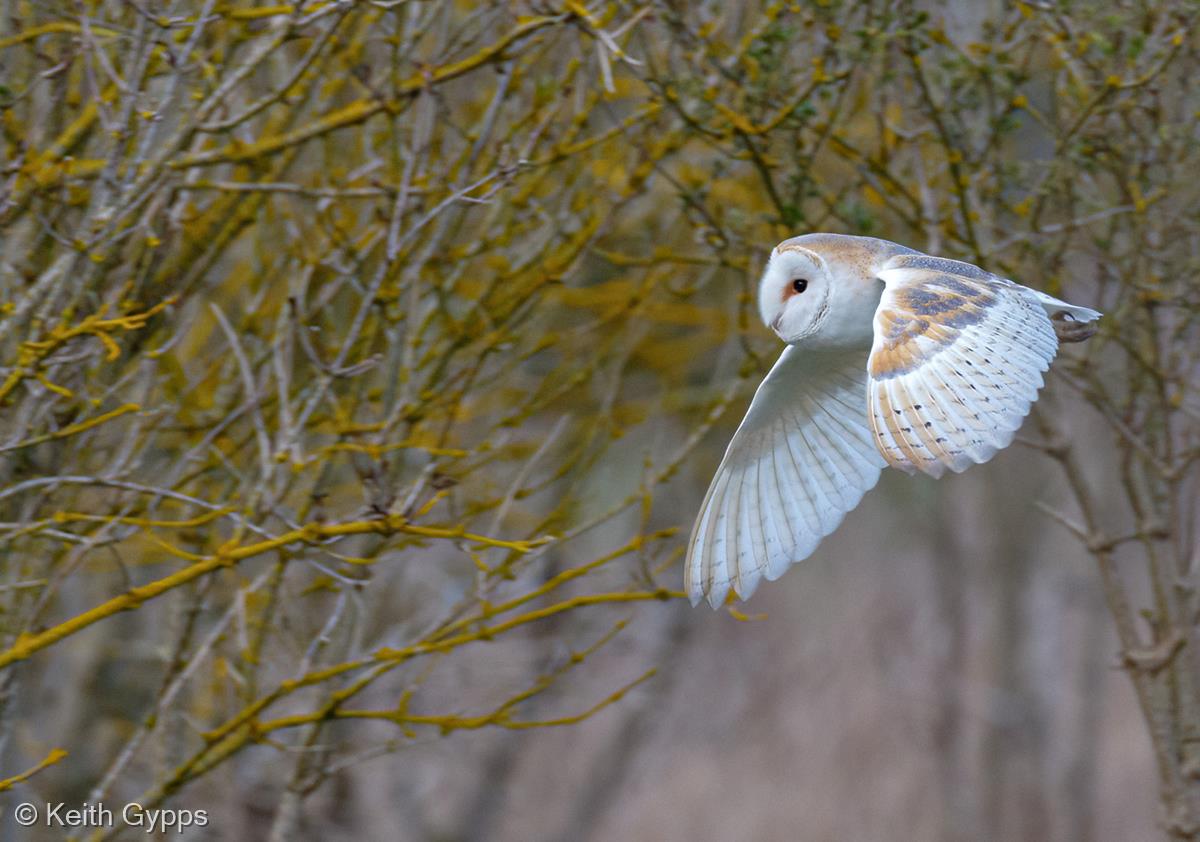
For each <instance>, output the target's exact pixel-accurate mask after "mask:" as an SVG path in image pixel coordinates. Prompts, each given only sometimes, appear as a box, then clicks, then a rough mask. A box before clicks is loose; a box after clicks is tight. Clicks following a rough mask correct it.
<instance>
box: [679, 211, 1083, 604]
mask: <svg viewBox="0 0 1200 842" xmlns="http://www.w3.org/2000/svg"><path fill="white" fill-rule="evenodd" d="M758 306H759V311H760V313H761V315H762V319H763V322H764V323H765V324H766V325H768V326H769V327H770V328H771V329H772V330H773V331H775V333H776V334H777V335H778V336H779V338H780V339H782V340H783V341H784V342H786V343H787V347H786V348H784V350H783V354H781V355H780V357H779V360H778V361H777V362H776V363H775V365H774V366H773V367H772V368H771V371H770V373H769V374H767V377H766V379H765V380H763V382H762V385H760V386H759V387H758V391H757V392H755V394H754V400H753V401H752V402H751V403H750V409H749V410H748V411H747V413H746V417H745V418H744V419H743V420H742V423H741V426H739V427H738V429H737V432H736V433H734V435H733V440H732V441H730V443H729V448H728V449H727V450H726V451H725V457H724V458H723V459H722V460H721V464H720V466H719V467H718V468H717V473H716V476H715V477H713V481H712V485H710V486H709V489H708V493H707V494H706V495H705V497H704V503H703V505H702V506H701V507H700V514H699V516H698V517H697V518H696V524H695V526H694V527H693V528H692V536H691V539H690V541H689V543H688V553H687V561H686V564H685V572H684V579H685V586H686V589H687V592H688V595H689V596H690V597H691V600H692V604H693V605H694V604H697V603H699V602H700V600H701V599H707V600H708V602H709V604H710V605H712V606H713V607H717V606H719V605H721V604H722V603H723V602H724V601H725V598H726V597H727V596H728V594H729V592H730V589H732V590H733V591H734V593H736V594H737V595H738V596H739V597H741V598H742V599H746V598H748V597H749V596H750V594H751V593H753V592H754V589H755V588H756V587H757V586H758V583H759V581H760V580H761V579H762V578H763V577H766V578H767V579H769V580H773V579H777V578H778V577H779V576H780V575H782V573H783V571H784V570H786V569H787V568H788V566H789V565H791V564H792V563H794V562H797V561H800V560H802V559H804V558H807V557H808V556H809V555H810V554H811V553H812V552H813V550H814V549H816V546H817V544H818V543H819V542H820V540H821V539H822V538H823V537H824V536H826V535H828V534H829V533H830V532H832V531H833V530H834V529H835V528H836V527H837V525H838V524H839V523H840V522H841V520H842V517H843V516H844V515H845V514H846V512H848V511H850V510H851V509H853V508H854V507H855V506H856V505H858V501H859V500H861V499H862V496H863V494H865V493H866V492H867V491H868V490H870V489H871V487H872V486H874V485H875V483H876V481H877V480H878V479H879V472H880V471H881V470H882V469H883V468H884V467H885V466H887V465H891V466H893V467H896V468H900V469H901V470H904V471H907V472H908V473H915V472H916V471H918V470H919V471H924V472H925V473H927V474H930V475H932V476H934V477H938V476H941V475H942V473H943V472H944V471H945V470H946V468H949V469H950V470H952V471H956V472H958V471H963V470H965V469H966V468H967V467H968V466H970V465H971V464H973V463H980V462H986V461H987V460H988V459H991V458H992V456H993V455H995V453H996V451H998V450H1000V449H1001V448H1003V447H1006V446H1007V445H1008V444H1009V443H1010V442H1011V441H1012V438H1013V435H1014V433H1015V432H1016V430H1017V428H1018V427H1019V426H1020V425H1021V421H1022V419H1023V418H1024V417H1025V416H1026V415H1027V414H1028V413H1029V408H1030V406H1031V405H1032V404H1033V402H1034V400H1036V399H1037V393H1038V390H1039V389H1040V388H1041V387H1042V372H1044V371H1046V369H1047V368H1048V367H1049V365H1050V361H1051V360H1052V359H1053V358H1054V355H1055V353H1056V352H1057V350H1058V343H1059V341H1064V342H1079V341H1082V340H1084V339H1087V338H1088V337H1089V336H1091V335H1092V334H1093V333H1095V332H1096V325H1095V321H1096V320H1097V319H1099V318H1100V314H1099V313H1097V312H1096V311H1095V310H1090V309H1088V308H1087V307H1077V306H1075V305H1072V304H1067V303H1066V302H1063V301H1059V300H1058V299H1057V298H1052V297H1050V296H1049V295H1046V294H1045V293H1041V292H1038V291H1037V290H1032V289H1029V288H1027V287H1023V286H1021V285H1019V284H1015V283H1013V282H1012V281H1009V280H1006V279H1004V278H1001V277H997V276H996V275H993V274H991V273H989V272H985V271H983V270H982V269H980V268H978V267H977V266H973V265H971V264H970V263H961V262H959V261H957V260H948V259H946V258H942V257H932V256H930V255H927V254H922V253H920V252H918V251H914V250H913V249H910V248H905V247H904V246H901V245H897V244H896V243H890V242H888V241H886V240H877V239H874V238H871V237H851V236H846V235H842V234H806V235H805V236H803V237H795V238H793V239H790V240H785V241H784V242H782V243H780V244H779V245H778V246H776V247H775V249H774V250H773V251H772V252H771V258H770V260H769V261H768V263H767V268H766V271H765V272H764V273H763V276H762V281H761V282H760V283H759V290H758Z"/></svg>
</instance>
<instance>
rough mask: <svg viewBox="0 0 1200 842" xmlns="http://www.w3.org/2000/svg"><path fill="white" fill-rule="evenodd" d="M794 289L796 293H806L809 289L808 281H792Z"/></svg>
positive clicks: (801, 279)
mask: <svg viewBox="0 0 1200 842" xmlns="http://www.w3.org/2000/svg"><path fill="white" fill-rule="evenodd" d="M792 289H794V290H795V291H796V292H804V290H806V289H808V279H807V278H796V280H794V281H792Z"/></svg>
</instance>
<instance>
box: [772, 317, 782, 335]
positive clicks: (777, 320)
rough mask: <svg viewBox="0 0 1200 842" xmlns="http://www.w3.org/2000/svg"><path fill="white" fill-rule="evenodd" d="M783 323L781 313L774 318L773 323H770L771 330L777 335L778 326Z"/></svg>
mask: <svg viewBox="0 0 1200 842" xmlns="http://www.w3.org/2000/svg"><path fill="white" fill-rule="evenodd" d="M782 322H783V313H780V314H779V315H778V316H776V317H775V321H773V322H771V330H773V331H775V332H776V333H779V326H780V324H781V323H782Z"/></svg>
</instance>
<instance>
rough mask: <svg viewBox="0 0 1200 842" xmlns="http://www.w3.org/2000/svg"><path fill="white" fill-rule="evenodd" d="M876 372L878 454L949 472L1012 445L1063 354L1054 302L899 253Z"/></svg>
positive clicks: (880, 325) (877, 344)
mask: <svg viewBox="0 0 1200 842" xmlns="http://www.w3.org/2000/svg"><path fill="white" fill-rule="evenodd" d="M878 274H879V277H880V279H881V280H883V282H884V284H885V286H886V289H885V290H884V293H883V297H882V299H881V300H880V303H879V309H878V310H877V311H876V313H875V340H874V344H873V346H872V348H871V356H870V359H869V361H868V365H867V370H868V373H869V374H870V384H869V388H868V393H867V404H868V407H867V409H868V417H869V419H870V425H871V430H872V432H873V433H874V437H875V443H876V445H877V446H878V448H879V452H880V453H882V454H883V457H884V458H885V459H886V460H887V461H888V463H889V464H891V465H893V466H895V467H897V468H901V469H903V470H905V471H908V472H909V473H913V472H915V471H916V470H921V471H924V472H925V473H927V474H930V475H932V476H935V477H936V476H941V475H942V473H943V472H944V471H945V469H946V468H950V470H952V471H956V472H958V471H963V470H965V469H966V468H967V467H969V466H970V465H972V464H975V463H980V462H986V461H987V460H988V459H990V458H991V457H992V456H993V455H995V453H996V451H998V450H1000V449H1001V448H1003V447H1006V446H1007V445H1008V444H1009V443H1010V442H1011V441H1012V438H1013V435H1014V434H1015V433H1016V430H1017V428H1018V427H1019V426H1020V425H1021V422H1022V420H1023V419H1024V418H1025V416H1026V415H1027V414H1028V413H1029V408H1030V406H1031V405H1032V404H1033V402H1034V400H1036V399H1037V393H1038V390H1039V389H1040V388H1041V387H1042V384H1043V379H1042V373H1043V372H1045V371H1046V369H1047V368H1049V365H1050V361H1051V360H1052V359H1054V355H1055V353H1056V352H1057V350H1058V340H1057V338H1056V336H1055V329H1054V326H1053V324H1052V323H1051V320H1050V316H1049V315H1048V314H1047V307H1050V306H1051V304H1050V302H1053V303H1055V304H1061V305H1062V306H1063V307H1065V308H1069V310H1071V309H1073V310H1079V311H1081V313H1083V314H1084V315H1085V316H1087V315H1091V316H1098V314H1096V313H1095V312H1094V311H1089V310H1085V308H1072V307H1071V305H1067V304H1064V303H1063V302H1059V301H1057V299H1052V298H1050V297H1049V296H1039V295H1038V294H1035V293H1033V292H1032V291H1031V290H1027V289H1025V288H1024V287H1020V286H1018V285H1016V284H1014V283H1012V282H1011V281H1008V280H1005V279H1003V278H1000V277H997V276H995V275H992V274H990V273H988V272H985V271H983V270H982V269H979V268H978V267H976V266H972V265H971V264H969V263H960V262H958V261H956V260H947V259H944V258H937V257H929V256H927V255H899V256H897V257H894V258H892V259H891V260H890V261H888V263H887V264H885V265H884V268H883V269H882V270H881V271H880V272H879V273H878Z"/></svg>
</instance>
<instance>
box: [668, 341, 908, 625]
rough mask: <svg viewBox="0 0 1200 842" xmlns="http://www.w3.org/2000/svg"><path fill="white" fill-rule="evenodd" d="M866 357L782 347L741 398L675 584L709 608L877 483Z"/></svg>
mask: <svg viewBox="0 0 1200 842" xmlns="http://www.w3.org/2000/svg"><path fill="white" fill-rule="evenodd" d="M865 364H866V354H865V353H864V352H862V351H853V352H844V351H838V352H822V351H813V350H799V349H797V348H795V347H792V346H788V347H787V348H785V349H784V351H783V354H782V355H780V357H779V360H778V361H777V362H776V363H775V365H774V367H772V369H771V371H770V373H769V374H767V377H766V379H765V380H763V382H762V385H760V386H759V387H758V391H757V392H755V394H754V400H753V401H751V403H750V409H749V411H747V413H746V417H745V418H744V419H743V420H742V423H741V426H739V427H738V429H737V432H736V433H735V434H734V436H733V439H732V441H730V442H729V448H728V449H727V450H726V451H725V457H724V458H723V459H722V460H721V464H720V467H718V468H717V472H716V476H714V477H713V481H712V485H710V486H709V489H708V493H707V494H706V495H705V498H704V503H703V505H702V506H701V507H700V514H699V516H698V517H697V518H696V524H695V526H694V527H693V528H692V536H691V539H690V540H689V542H688V555H687V562H686V564H685V566H684V570H685V573H684V584H685V587H686V589H687V592H688V596H689V597H691V600H692V604H693V605H695V604H697V603H698V602H699V601H700V600H701V599H704V598H707V599H708V602H709V604H710V605H712V606H713V607H714V608H716V607H717V606H719V605H721V604H722V603H723V602H724V600H725V597H726V596H727V595H728V594H729V591H730V588H732V589H733V590H734V591H735V592H736V593H737V595H738V596H740V597H741V598H742V599H746V598H748V597H749V596H750V594H751V593H753V592H754V589H755V588H756V587H757V586H758V583H759V581H760V580H761V579H762V578H763V577H766V578H767V579H771V580H773V579H777V578H778V577H779V576H780V575H782V574H783V571H784V570H786V569H787V567H788V566H789V565H790V564H792V563H793V562H796V561H800V560H802V559H804V558H806V557H807V556H808V555H810V554H811V553H812V551H813V550H814V549H815V548H816V546H817V544H818V543H819V542H820V540H821V539H822V538H823V537H825V536H826V535H828V534H829V533H830V532H832V531H833V530H834V529H835V528H837V525H838V524H839V523H840V522H841V520H842V517H843V515H845V513H846V512H848V511H850V510H851V509H853V508H854V507H855V506H856V505H858V501H859V500H861V499H862V496H863V494H865V493H866V492H867V491H868V490H870V489H871V487H872V486H874V485H875V483H876V482H877V481H878V479H879V472H880V471H881V470H882V469H883V467H884V464H885V463H884V460H883V458H881V456H880V454H879V451H878V450H876V448H875V444H874V439H873V436H872V434H871V429H870V427H869V426H868V425H867V419H866V416H865V415H864V413H863V397H864V395H865V394H866V391H867V372H866V366H865Z"/></svg>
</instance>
